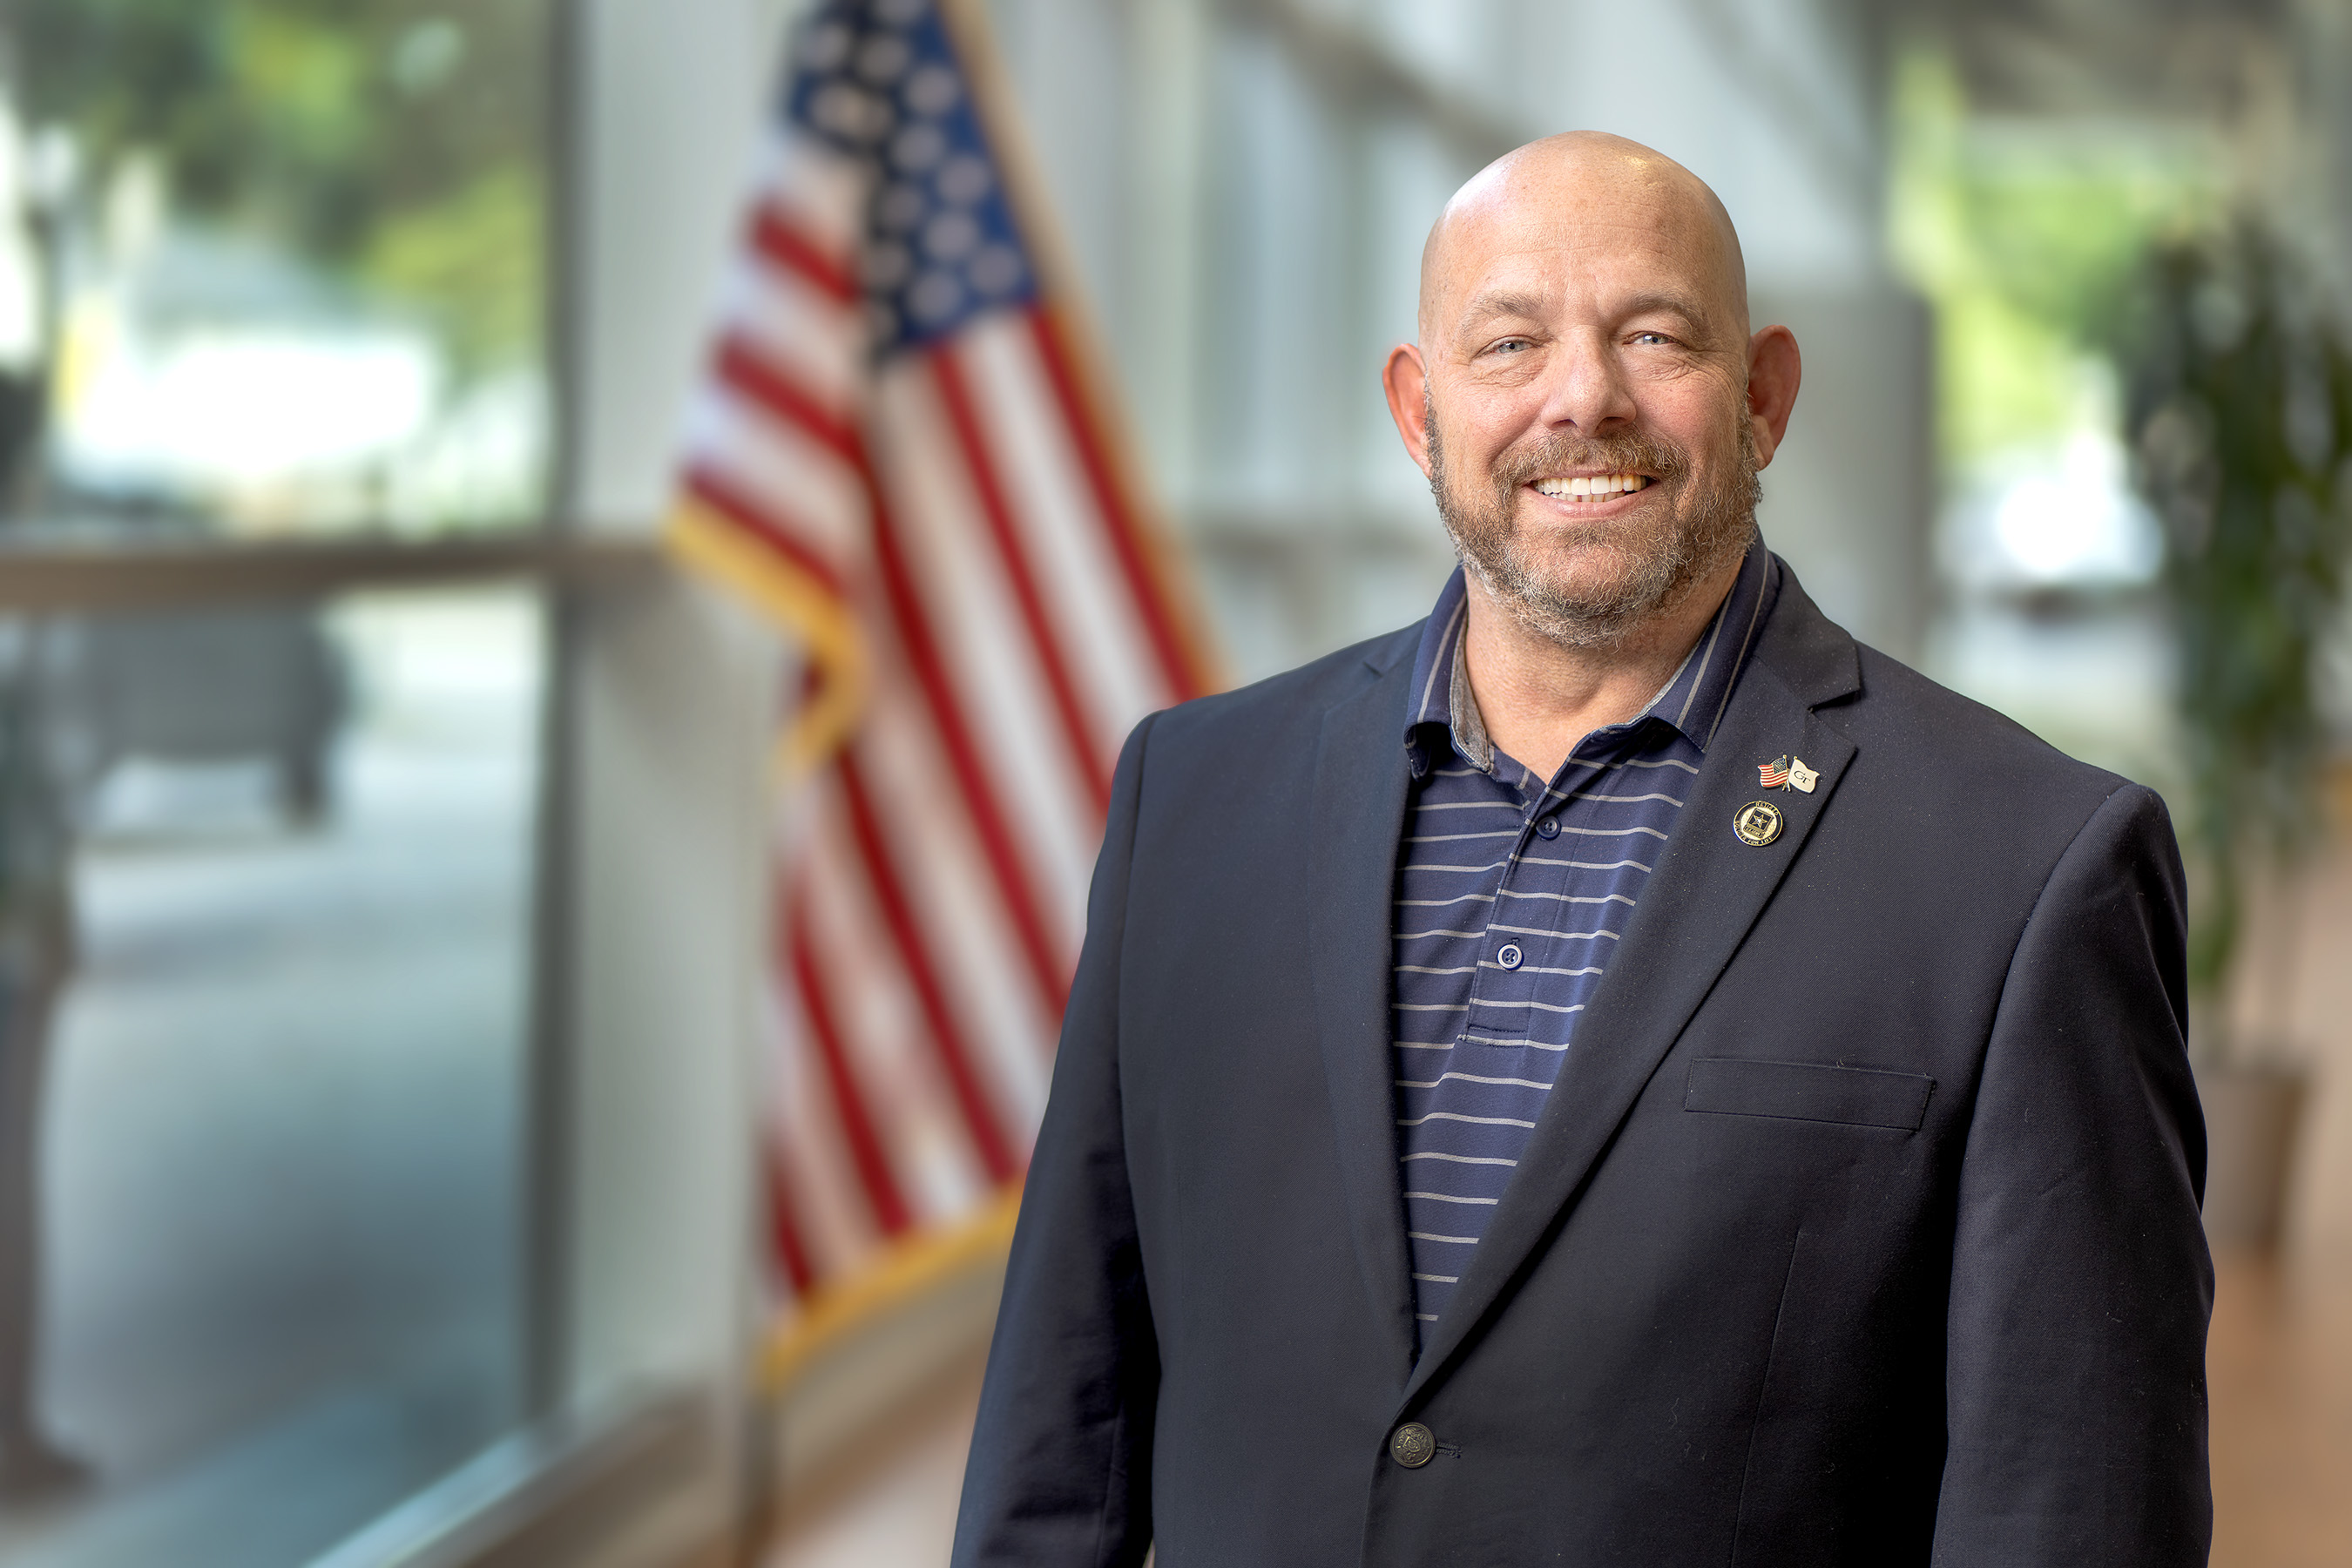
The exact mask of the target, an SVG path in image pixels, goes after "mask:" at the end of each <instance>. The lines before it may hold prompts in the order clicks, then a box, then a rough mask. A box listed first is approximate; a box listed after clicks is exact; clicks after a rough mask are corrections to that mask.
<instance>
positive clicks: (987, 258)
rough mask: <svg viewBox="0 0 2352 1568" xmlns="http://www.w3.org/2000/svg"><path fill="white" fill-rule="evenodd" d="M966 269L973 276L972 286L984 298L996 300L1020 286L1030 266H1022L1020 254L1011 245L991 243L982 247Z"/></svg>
mask: <svg viewBox="0 0 2352 1568" xmlns="http://www.w3.org/2000/svg"><path fill="white" fill-rule="evenodd" d="M965 270H966V271H967V272H968V273H969V274H970V275H971V286H972V288H974V289H977V290H979V292H980V294H981V296H982V298H984V299H990V300H994V299H1000V298H1002V297H1003V296H1004V295H1006V294H1010V293H1011V292H1013V289H1017V288H1019V287H1020V286H1021V279H1022V278H1023V276H1024V274H1025V273H1026V272H1027V270H1028V268H1024V266H1022V264H1021V257H1020V254H1019V253H1018V252H1016V251H1015V250H1013V247H1011V246H1008V245H991V246H984V247H982V249H981V252H980V254H979V255H977V256H975V257H973V258H971V266H970V267H969V268H965Z"/></svg>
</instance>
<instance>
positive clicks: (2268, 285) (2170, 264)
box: [2118, 218, 2352, 1246]
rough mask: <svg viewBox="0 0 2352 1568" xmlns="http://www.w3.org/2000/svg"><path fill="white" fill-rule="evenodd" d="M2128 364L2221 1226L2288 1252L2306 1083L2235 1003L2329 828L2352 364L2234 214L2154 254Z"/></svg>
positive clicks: (2316, 306) (2220, 1235) (2283, 267)
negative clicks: (2254, 923)
mask: <svg viewBox="0 0 2352 1568" xmlns="http://www.w3.org/2000/svg"><path fill="white" fill-rule="evenodd" d="M2130 315H2131V317H2132V318H2133V319H2132V320H2131V321H2130V325H2129V326H2128V328H2127V329H2126V333H2125V337H2124V341H2123V344H2122V352H2121V353H2119V355H2118V359H2119V362H2120V363H2121V366H2122V369H2123V371H2124V380H2125V415H2126V427H2127V433H2128V436H2129V438H2130V441H2131V445H2132V447H2133V451H2134V458H2135V470H2136V479H2137V484H2138V485H2139V488H2140V489H2141V492H2142V494H2143V495H2144V496H2145V497H2146V499H2147V501H2148V503H2149V504H2150V506H2151V507H2152V508H2153V509H2154V510H2155V511H2156V514H2157V516H2158V518H2159V519H2160V520H2161V521H2162V523H2163V526H2164V531H2165V538H2166V546H2167V548H2166V560H2165V567H2164V573H2163V576H2162V580H2161V581H2162V592H2163V595H2164V597H2165V600H2166V601H2167V604H2168V608H2169V611H2170V614H2171V617H2172V621H2173V624H2174V627H2175V630H2176V632H2177V635H2178V637H2179V653H2180V667H2179V687H2178V692H2179V723H2180V762H2181V765H2182V770H2183V781H2182V782H2183V783H2184V784H2186V786H2187V805H2188V810H2187V812H2186V814H2185V816H2183V817H2182V819H2181V821H2180V822H2179V827H2180V831H2181V837H2182V841H2183V847H2184V849H2185V850H2186V852H2187V858H2188V861H2189V876H2190V889H2191V890H2190V898H2189V910H2190V921H2189V1010H2190V1019H2191V1025H2190V1049H2191V1053H2192V1055H2193V1056H2194V1058H2196V1064H2197V1070H2198V1085H2199V1090H2200V1095H2201V1096H2202V1097H2203V1099H2204V1100H2205V1106H2206V1118H2207V1124H2208V1136H2209V1140H2210V1175H2209V1179H2208V1188H2207V1197H2206V1216H2207V1226H2208V1229H2209V1231H2210V1233H2211V1234H2212V1235H2213V1237H2214V1239H2215V1241H2216V1243H2217V1245H2257V1246H2259V1245H2263V1244H2266V1243H2268V1242H2270V1241H2273V1240H2274V1239H2275V1237H2276V1235H2277V1231H2278V1226H2279V1220H2280V1216H2281V1214H2282V1212H2283V1207H2284V1187H2285V1178H2286V1173H2287V1168H2288V1163H2289V1159H2290V1154H2291V1148H2292V1140H2293V1131H2294V1122H2295V1120H2296V1117H2297V1115H2298V1112H2299V1108H2300V1104H2301V1100H2302V1099H2303V1092H2304V1076H2303V1074H2302V1072H2301V1071H2300V1070H2299V1069H2298V1068H2296V1067H2295V1066H2294V1064H2293V1063H2292V1061H2291V1060H2289V1059H2284V1058H2282V1055H2281V1053H2280V1052H2279V1051H2278V1049H2277V1043H2276V1042H2273V1041H2266V1040H2257V1039H2248V1038H2241V1037H2235V1036H2234V1035H2233V1033H2232V1031H2231V1028H2230V1026H2229V1023H2228V1018H2227V1014H2226V1011H2225V1009H2224V1006H2223V999H2224V998H2225V996H2226V995H2227V994H2228V987H2229V982H2230V980H2231V973H2232V971H2233V969H2234V967H2235V965H2236V963H2237V962H2238V960H2239V959H2240V958H2241V957H2242V953H2243V951H2244V943H2243V940H2242V939H2243V936H2244V932H2245V925H2246V902H2247V889H2248V884H2249V879H2250V878H2251V877H2252V875H2253V874H2254V873H2256V872H2258V871H2264V870H2268V871H2273V872H2281V873H2286V872H2289V871H2290V868H2291V867H2292V864H2293V860H2292V858H2293V856H2294V854H2295V852H2296V851H2297V850H2298V849H2300V848H2302V847H2305V846H2306V845H2308V844H2309V842H2310V841H2311V840H2312V838H2313V837H2314V836H2315V834H2316V833H2317V832H2318V831H2319V812H2318V808H2317V801H2318V794H2319V790H2318V786H2319V783H2320V779H2321V775H2322V773H2323V771H2324V769H2325V767H2326V763H2327V752H2328V745H2329V736H2328V734H2327V731H2326V720H2325V716H2324V715H2323V714H2322V713H2321V711H2320V710H2319V706H2318V702H2317V681H2318V668H2317V667H2318V662H2319V655H2320V651H2321V647H2322V644H2323V643H2324V641H2325V639H2326V637H2328V635H2329V634H2330V633H2331V632H2332V631H2333V630H2334V628H2335V627H2336V625H2337V624H2338V621H2339V618H2340V616H2341V615H2342V610H2343V604H2344V565H2345V554H2346V548H2345V547H2346V543H2347V534H2352V528H2347V500H2352V495H2347V489H2352V487H2347V479H2346V476H2347V458H2352V355H2347V351H2346V347H2345V344H2344V340H2343V337H2342V334H2341V332H2340V331H2339V329H2338V328H2337V326H2336V322H2335V321H2334V319H2333V316H2332V314H2331V312H2330V311H2329V310H2327V308H2326V304H2325V302H2324V301H2323V300H2322V299H2321V297H2320V295H2319V293H2318V291H2317V289H2315V288H2314V287H2313V285H2312V284H2311V282H2310V280H2309V279H2308V278H2307V277H2306V276H2305V274H2304V273H2303V272H2302V270H2301V269H2300V268H2297V267H2296V266H2295V265H2294V262H2293V260H2292V258H2291V257H2290V255H2289V253H2288V252H2287V250H2286V249H2285V248H2284V247H2283V246H2282V245H2281V244H2280V243H2279V242H2278V240H2277V239H2276V238H2275V237H2273V235H2272V234H2271V233H2270V232H2268V231H2267V230H2266V229H2265V228H2264V227H2263V226H2261V225H2260V224H2258V223H2256V222H2254V221H2252V220H2249V219H2243V218H2242V219H2240V220H2238V221H2237V222H2235V223H2233V224H2231V225H2230V226H2227V227H2225V228H2222V229H2220V230H2218V231H2217V232H2215V233H2212V234H2210V235H2207V236H2204V237H2200V238H2197V239H2194V240H2184V241H2180V242H2177V243H2172V244H2168V245H2166V246H2163V247H2158V249H2157V250H2156V251H2155V252H2154V254H2153V255H2152V256H2151V257H2150V258H2149V261H2148V265H2147V268H2146V271H2145V274H2144V287H2143V288H2142V289H2140V291H2139V295H2138V298H2137V300H2136V301H2135V309H2134V310H2132V311H2131V312H2130Z"/></svg>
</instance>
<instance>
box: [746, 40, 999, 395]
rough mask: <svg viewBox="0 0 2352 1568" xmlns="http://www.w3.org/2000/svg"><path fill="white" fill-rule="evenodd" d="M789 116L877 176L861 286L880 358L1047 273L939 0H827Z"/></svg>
mask: <svg viewBox="0 0 2352 1568" xmlns="http://www.w3.org/2000/svg"><path fill="white" fill-rule="evenodd" d="M816 9H817V15H816V16H814V17H813V18H812V19H811V21H810V24H809V26H808V29H807V31H806V32H805V33H804V34H803V39H802V42H801V44H800V46H799V51H798V55H797V60H798V77H797V79H796V80H795V82H794V84H793V89H792V93H791V98H790V102H791V112H792V114H793V117H794V118H795V119H796V120H798V121H800V122H801V123H802V124H803V126H805V127H806V128H808V129H809V130H810V131H813V132H815V133H816V134H817V136H819V137H820V138H822V139H824V141H826V142H829V143H831V144H832V146H833V147H834V148H835V150H836V151H838V152H840V153H845V154H846V155H848V156H850V157H852V158H855V159H857V160H859V161H860V162H861V163H864V164H865V166H866V171H867V173H868V174H869V176H870V177H871V178H872V179H873V181H874V184H873V195H872V198H871V205H869V206H868V208H867V209H866V217H867V229H866V241H865V244H864V246H863V247H861V249H862V252H863V254H862V256H861V258H860V263H859V279H860V281H861V282H862V284H863V285H864V288H865V289H866V296H867V299H868V301H869V303H870V306H871V309H870V310H869V312H868V318H867V320H868V324H869V326H870V327H871V329H872V336H871V338H870V340H869V341H870V342H871V343H872V344H873V346H874V348H875V350H876V352H877V353H891V352H894V351H896V350H898V349H903V348H908V347H912V346H915V345H917V344H920V343H924V342H932V341H935V340H936V339H938V338H939V337H940V336H942V335H943V334H945V333H948V332H950V331H955V330H956V329H957V328H958V327H959V326H961V324H962V322H963V321H964V319H965V318H966V317H967V316H969V315H971V313H973V312H975V311H977V310H984V309H991V308H995V307H1000V306H1004V305H1011V304H1018V303H1020V302H1021V301H1022V300H1024V299H1026V298H1029V297H1031V296H1032V294H1033V291H1034V289H1035V287H1036V279H1035V278H1034V274H1033V272H1032V269H1031V267H1030V264H1029V260H1028V258H1027V256H1026V255H1025V254H1024V251H1023V249H1022V246H1021V240H1020V236H1019V231H1018V229H1017V228H1016V226H1015V225H1014V222H1013V212H1012V210H1011V207H1010V205H1008V203H1007V202H1006V200H1005V197H1004V194H1003V179H1002V174H1001V171H1000V170H999V169H998V168H997V166H996V165H995V163H993V162H992V160H991V158H990V156H989V147H988V141H987V133H986V131H985V130H984V129H983V127H982V124H981V121H980V118H979V115H978V112H977V109H976V106H975V105H974V104H973V103H972V101H971V92H970V90H969V89H968V87H967V85H966V83H965V82H964V80H963V78H962V75H961V71H960V70H959V68H958V66H957V58H956V52H955V41H954V39H953V38H952V37H950V34H949V31H948V28H947V26H946V23H945V22H944V21H943V20H942V19H941V18H940V15H939V13H938V9H937V7H936V6H935V5H933V4H932V3H931V0H864V3H863V4H857V3H853V0H821V3H820V4H819V5H818V6H817V8H816Z"/></svg>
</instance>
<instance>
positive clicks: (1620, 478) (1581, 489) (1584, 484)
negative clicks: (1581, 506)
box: [1536, 474, 1650, 500]
mask: <svg viewBox="0 0 2352 1568" xmlns="http://www.w3.org/2000/svg"><path fill="white" fill-rule="evenodd" d="M1649 482H1650V481H1649V479H1647V478H1645V477H1644V476H1643V475H1641V474H1579V475H1577V476H1575V477H1574V478H1572V479H1538V480H1537V481H1536V489H1538V491H1540V492H1541V493H1543V494H1545V495H1548V496H1551V497H1553V498H1554V499H1556V500H1604V499H1606V498H1608V497H1610V496H1615V495H1622V494H1624V493H1626V492H1627V491H1629V490H1638V489H1642V488H1643V486H1645V485H1647V484H1648V483H1649Z"/></svg>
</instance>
